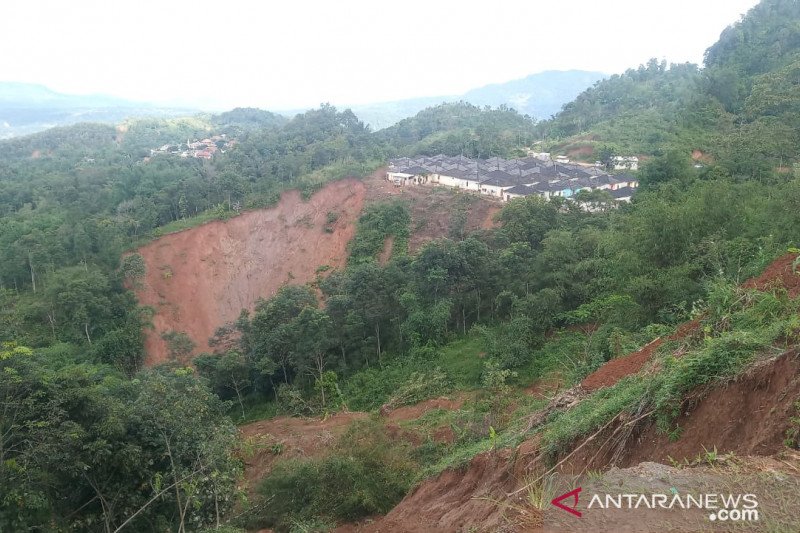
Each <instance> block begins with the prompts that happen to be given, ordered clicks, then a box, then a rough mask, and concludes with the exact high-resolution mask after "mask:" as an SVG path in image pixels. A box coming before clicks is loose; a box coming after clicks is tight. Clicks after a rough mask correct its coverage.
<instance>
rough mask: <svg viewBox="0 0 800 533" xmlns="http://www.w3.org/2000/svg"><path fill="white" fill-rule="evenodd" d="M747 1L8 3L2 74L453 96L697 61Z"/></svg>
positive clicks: (167, 92)
mask: <svg viewBox="0 0 800 533" xmlns="http://www.w3.org/2000/svg"><path fill="white" fill-rule="evenodd" d="M756 3H757V1H756V0H659V1H651V0H609V1H602V0H585V1H584V0H547V1H542V0H519V1H508V0H491V1H482V2H474V1H473V2H469V1H465V0H460V1H441V0H402V1H393V2H382V1H380V0H371V1H361V0H327V1H310V0H283V1H277V2H274V1H261V0H251V1H241V0H214V1H213V2H212V1H206V0H191V1H188V2H175V1H170V0H158V1H150V0H135V1H128V2H121V1H117V0H98V1H89V0H69V1H68V0H51V1H43V0H9V1H7V2H4V5H3V7H2V9H0V49H2V54H0V80H5V81H25V82H35V83H42V84H45V85H47V86H49V87H51V88H53V89H55V90H58V91H61V92H69V93H106V94H112V95H116V96H122V97H126V98H131V99H137V100H147V101H157V102H168V103H172V104H184V105H187V106H200V107H206V108H209V109H223V108H231V107H235V106H258V107H262V108H266V109H273V110H281V109H293V108H300V107H306V106H316V105H318V104H319V103H321V102H331V103H333V104H336V105H342V104H360V103H371V102H379V101H386V100H396V99H402V98H410V97H416V96H439V95H451V94H459V93H462V92H464V91H466V90H468V89H472V88H475V87H479V86H481V85H486V84H488V83H495V82H502V81H508V80H511V79H515V78H521V77H524V76H526V75H528V74H533V73H536V72H541V71H543V70H569V69H583V70H596V71H601V72H605V73H619V72H622V71H624V70H625V69H626V68H629V67H636V66H637V65H639V64H640V63H643V62H645V61H647V59H649V58H651V57H657V58H659V59H662V58H664V59H667V60H668V61H671V62H684V61H692V62H696V63H701V62H702V58H703V52H704V50H705V49H706V48H707V47H708V46H710V45H711V44H713V43H714V42H715V41H716V40H717V38H718V37H719V34H720V32H721V31H722V30H723V29H724V28H725V27H726V26H727V25H728V24H731V23H733V22H735V21H736V20H738V19H739V17H740V15H741V14H743V13H745V12H746V11H747V10H748V9H749V8H751V7H752V6H753V5H755V4H756Z"/></svg>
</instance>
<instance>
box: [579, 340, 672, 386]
mask: <svg viewBox="0 0 800 533" xmlns="http://www.w3.org/2000/svg"><path fill="white" fill-rule="evenodd" d="M663 342H664V341H663V339H661V337H659V338H657V339H656V340H654V341H652V342H650V343H649V344H646V345H645V346H644V348H642V349H641V350H639V351H637V352H633V353H631V354H628V355H623V356H622V357H617V358H615V359H612V360H610V361H609V362H607V363H606V364H604V365H603V366H601V367H600V368H598V369H597V370H595V371H594V372H592V373H591V374H589V375H588V376H586V377H585V378H584V380H583V381H581V387H583V388H584V389H585V390H587V391H593V390H597V389H601V388H603V387H610V386H611V385H614V384H615V383H616V382H618V381H619V380H621V379H622V378H624V377H627V376H630V375H632V374H636V373H637V372H639V371H640V370H641V369H642V367H644V365H645V363H647V361H649V360H650V357H651V356H652V355H653V352H654V351H655V350H656V349H657V348H658V347H659V346H661V343H663Z"/></svg>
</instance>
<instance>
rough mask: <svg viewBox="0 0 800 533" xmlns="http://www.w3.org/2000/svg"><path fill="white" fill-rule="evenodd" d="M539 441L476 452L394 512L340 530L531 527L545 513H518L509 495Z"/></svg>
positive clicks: (376, 532) (418, 490) (427, 483)
mask: <svg viewBox="0 0 800 533" xmlns="http://www.w3.org/2000/svg"><path fill="white" fill-rule="evenodd" d="M535 454H536V445H535V443H533V442H531V441H529V442H526V443H523V444H522V445H521V446H520V447H519V448H517V449H515V450H511V449H502V450H497V451H494V452H484V453H481V454H478V455H477V456H475V457H474V458H473V459H472V461H470V463H469V465H468V466H465V467H464V468H461V469H451V470H446V471H444V472H442V473H441V474H439V475H438V476H437V477H435V478H432V479H429V480H427V481H425V482H423V483H422V484H420V485H419V486H418V487H417V488H416V489H415V490H414V491H413V492H411V493H410V494H409V495H408V496H406V497H405V498H404V499H403V500H402V501H401V502H400V503H399V504H397V506H395V507H394V509H392V510H391V511H389V513H388V514H387V515H386V516H384V517H381V518H378V519H376V520H374V521H372V522H368V523H364V524H360V525H352V524H350V525H347V526H344V527H342V528H339V529H338V530H337V531H339V532H340V533H342V532H345V531H360V532H374V533H379V532H380V533H386V532H395V531H396V532H401V531H403V532H405V531H408V532H420V533H421V532H428V531H431V532H434V531H448V532H453V531H531V530H533V529H535V528H536V527H537V526H541V516H540V515H538V514H536V516H533V517H530V516H528V517H526V518H525V519H524V520H523V519H521V518H520V517H519V516H516V513H515V512H514V509H513V506H509V505H507V502H506V500H507V494H508V493H509V492H510V491H511V490H513V489H514V488H516V487H517V486H518V485H519V484H520V480H522V479H525V476H526V474H527V466H528V465H529V464H530V463H531V461H532V460H533V458H534V456H535Z"/></svg>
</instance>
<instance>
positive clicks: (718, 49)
mask: <svg viewBox="0 0 800 533" xmlns="http://www.w3.org/2000/svg"><path fill="white" fill-rule="evenodd" d="M798 15H800V6H798V4H797V2H794V1H792V0H783V1H779V0H773V1H765V2H761V3H760V4H758V5H757V6H755V7H754V8H753V9H752V10H751V11H750V12H749V13H748V14H747V16H746V17H745V18H744V19H743V20H742V21H740V22H738V23H737V24H734V25H732V26H730V27H728V28H727V29H726V30H725V31H724V32H723V33H722V35H721V36H720V39H719V41H718V42H717V43H715V44H714V45H713V46H711V47H710V48H708V50H706V54H705V65H704V67H703V68H702V69H700V68H699V67H698V66H697V65H692V64H683V65H667V64H666V62H663V61H662V62H658V61H656V60H655V59H653V60H650V62H648V63H647V65H642V66H640V67H639V68H638V69H629V70H628V71H626V72H624V73H623V74H620V75H614V76H611V77H610V78H609V79H607V80H603V81H600V82H598V83H596V84H595V86H594V87H592V88H590V89H588V90H587V91H585V92H584V93H583V94H581V95H580V96H578V98H576V99H575V101H573V102H571V103H569V104H567V105H566V106H564V109H563V110H562V112H561V113H559V114H558V115H557V116H556V117H554V119H552V120H550V121H545V122H542V123H540V124H539V125H538V134H539V136H540V138H542V139H544V140H545V143H546V145H547V146H548V147H550V148H552V149H555V150H556V151H559V150H563V151H567V152H570V151H575V150H578V151H579V150H580V149H581V148H583V149H584V150H583V151H582V152H576V153H580V154H581V156H582V157H586V158H591V159H592V160H594V159H601V160H602V159H604V158H605V157H607V156H608V154H617V155H620V154H624V155H632V154H638V155H645V156H663V155H664V154H665V153H667V152H669V151H670V150H677V151H680V152H682V153H684V154H688V153H690V152H692V151H693V150H698V151H700V152H702V153H703V154H705V155H706V157H703V158H702V160H701V162H702V163H703V164H707V163H708V162H710V161H714V162H716V165H715V172H717V173H720V174H725V175H727V176H732V177H747V178H767V177H769V176H770V175H771V173H772V172H773V171H774V170H775V169H776V168H778V167H788V166H790V165H791V164H792V163H794V162H796V161H797V159H798V155H799V154H798V151H797V146H798V142H797V141H798V135H800V132H799V131H798V126H797V125H798V123H800V122H798V114H797V112H798V110H797V107H796V106H797V96H798V94H797V84H798V82H797V68H798V61H799V60H800V55H798V32H797V27H796V21H797V18H798ZM587 147H588V148H590V150H589V151H588V153H587V151H586V148H587Z"/></svg>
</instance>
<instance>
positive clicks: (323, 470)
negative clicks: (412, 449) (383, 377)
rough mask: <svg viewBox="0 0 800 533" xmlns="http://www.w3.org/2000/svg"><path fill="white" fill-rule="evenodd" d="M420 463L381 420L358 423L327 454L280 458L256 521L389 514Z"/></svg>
mask: <svg viewBox="0 0 800 533" xmlns="http://www.w3.org/2000/svg"><path fill="white" fill-rule="evenodd" d="M414 469H415V464H414V463H413V462H412V461H411V459H410V457H409V455H408V450H407V449H406V448H405V447H404V446H403V445H400V444H398V443H396V442H394V441H392V440H391V439H390V438H389V436H388V435H387V433H386V429H385V428H384V427H383V425H382V424H381V423H380V422H379V421H370V420H364V421H359V422H355V423H354V424H352V425H351V426H350V428H349V429H348V431H347V432H346V433H345V434H344V435H343V436H342V437H341V438H340V440H339V441H338V443H337V445H336V447H335V448H334V451H333V452H332V453H331V454H330V455H328V456H327V457H325V458H323V459H310V460H290V461H286V462H281V463H279V464H278V465H276V467H275V468H274V469H273V470H272V472H270V474H269V475H268V476H267V477H266V478H264V480H263V481H262V482H261V485H260V486H259V493H260V494H261V495H262V497H263V498H264V500H263V508H261V509H262V510H260V511H259V515H258V517H255V518H251V520H250V521H251V523H254V524H258V525H259V526H269V527H274V528H276V529H277V530H278V531H289V530H290V529H291V530H293V529H292V527H293V524H297V523H298V522H302V523H306V522H307V521H310V520H315V519H317V520H319V519H322V520H340V521H350V522H352V521H354V520H357V519H359V518H361V517H364V516H369V515H374V514H384V513H386V512H387V511H389V509H391V508H392V507H393V506H394V504H395V503H397V502H398V501H400V499H401V498H402V497H403V496H405V493H406V491H407V490H408V489H409V488H410V487H411V482H412V480H413V476H414Z"/></svg>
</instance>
